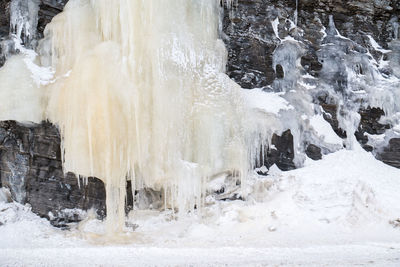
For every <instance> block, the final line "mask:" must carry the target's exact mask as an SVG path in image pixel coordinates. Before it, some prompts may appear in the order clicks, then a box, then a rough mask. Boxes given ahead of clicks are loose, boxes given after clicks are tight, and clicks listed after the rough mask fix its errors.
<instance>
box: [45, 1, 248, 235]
mask: <svg viewBox="0 0 400 267" xmlns="http://www.w3.org/2000/svg"><path fill="white" fill-rule="evenodd" d="M218 9H219V3H218V1H215V0H202V1H194V0H193V1H192V0H191V1H187V0H175V1H139V0H135V1H131V0H112V1H109V0H107V1H105V0H97V1H88V0H71V1H69V3H68V4H67V5H66V7H65V9H64V12H63V13H61V14H59V15H58V16H56V17H55V18H54V19H53V21H52V22H51V23H50V24H49V25H48V26H47V28H46V30H45V39H44V41H43V42H42V43H41V44H40V51H41V54H42V62H43V63H44V64H46V63H47V64H51V65H52V66H53V67H54V68H55V70H56V82H55V83H54V84H52V85H51V86H49V88H48V90H49V108H48V118H49V119H50V120H51V121H53V122H55V123H57V124H58V125H59V127H60V130H61V133H62V136H63V143H62V146H63V150H64V154H63V155H64V170H65V171H72V172H75V173H78V174H81V175H84V176H96V177H99V178H101V179H103V181H104V182H105V184H106V191H107V213H108V216H107V220H108V222H109V226H110V227H109V230H110V231H112V232H113V231H119V230H121V228H122V226H123V221H124V220H123V219H124V201H125V183H126V179H127V178H128V179H132V180H133V183H132V184H133V185H134V187H135V188H142V187H152V188H154V189H158V190H159V189H162V190H164V191H165V196H166V207H167V208H173V209H178V210H179V211H188V210H193V209H194V208H195V207H197V208H199V207H200V206H202V201H203V199H204V193H205V189H204V188H205V187H204V184H205V182H206V181H207V177H208V176H211V175H213V174H215V173H218V172H221V171H226V170H232V169H235V170H238V171H239V172H245V171H247V162H248V160H247V158H246V155H247V153H246V150H245V148H244V142H243V140H244V139H243V128H242V126H241V125H242V123H241V121H242V116H243V112H242V105H241V98H240V91H239V89H240V87H238V86H237V85H236V84H235V83H234V82H232V81H231V80H230V79H229V78H228V77H227V76H226V75H225V74H224V71H225V64H226V51H225V47H224V44H223V43H222V41H221V40H219V39H218V22H219V17H218V15H219V10H218Z"/></svg>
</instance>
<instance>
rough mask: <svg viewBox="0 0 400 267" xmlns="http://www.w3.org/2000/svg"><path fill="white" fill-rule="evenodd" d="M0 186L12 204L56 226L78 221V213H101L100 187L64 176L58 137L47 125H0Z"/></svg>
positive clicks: (91, 181)
mask: <svg viewBox="0 0 400 267" xmlns="http://www.w3.org/2000/svg"><path fill="white" fill-rule="evenodd" d="M0 182H1V185H2V186H6V187H8V188H9V189H10V191H11V194H12V197H13V199H14V200H16V201H18V202H21V203H24V202H26V203H29V204H30V205H31V206H32V211H33V212H35V213H37V214H40V215H41V216H44V217H46V218H48V219H50V220H51V222H52V223H53V224H55V225H58V226H63V225H64V224H66V223H68V222H71V221H76V220H79V216H80V212H79V211H78V210H76V209H82V210H87V209H90V208H95V209H96V210H98V214H99V215H100V216H102V215H103V214H104V212H105V189H104V184H103V182H102V181H100V180H99V179H97V178H88V180H87V182H85V181H83V180H82V179H79V180H78V179H77V177H76V176H75V175H74V174H72V173H68V174H67V175H64V173H63V170H62V163H61V152H60V135H59V132H58V130H57V128H56V127H54V126H53V125H52V124H50V123H46V122H44V123H42V124H39V125H38V124H20V123H16V122H13V121H5V122H0Z"/></svg>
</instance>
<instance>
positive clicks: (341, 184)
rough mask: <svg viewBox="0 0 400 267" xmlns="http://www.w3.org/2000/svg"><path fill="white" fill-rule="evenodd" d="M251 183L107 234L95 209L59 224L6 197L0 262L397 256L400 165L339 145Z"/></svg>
mask: <svg viewBox="0 0 400 267" xmlns="http://www.w3.org/2000/svg"><path fill="white" fill-rule="evenodd" d="M248 183H249V185H248V186H249V191H250V192H251V193H250V195H249V199H248V200H247V201H225V202H223V201H220V202H216V204H213V205H210V206H207V207H205V208H204V209H203V210H202V211H201V212H199V213H198V214H192V215H188V216H186V217H184V218H179V219H177V218H176V217H175V215H173V214H171V213H170V212H167V211H165V212H161V213H159V212H154V211H141V212H135V213H132V214H130V216H129V219H128V222H129V224H128V225H133V224H135V225H134V226H133V227H131V229H129V228H128V227H127V229H126V233H124V234H121V235H120V236H118V237H113V238H111V239H110V238H105V237H103V236H102V235H101V232H102V231H103V228H104V225H103V223H102V222H100V221H97V220H95V219H90V216H89V217H88V219H87V220H86V221H84V222H82V223H81V224H80V225H75V226H74V227H73V229H72V230H70V231H62V230H60V229H56V228H53V227H51V226H50V224H49V223H48V222H47V221H46V220H44V219H40V218H38V217H37V216H35V215H34V214H32V213H31V212H30V211H29V207H25V206H21V205H19V204H15V203H5V202H2V203H0V225H1V224H3V225H1V226H0V240H1V242H0V265H1V266H27V265H34V266H40V265H45V266H71V265H73V266H129V265H133V266H143V265H145V266H146V265H151V266H154V265H168V266H171V265H172V266H183V265H191V266H197V265H201V266H204V265H205V266H216V265H217V266H218V265H241V266H242V265H251V266H264V265H274V266H277V265H279V266H281V265H283V266H287V265H289V266H297V265H302V266H352V265H361V266H363V265H371V266H400V221H396V220H398V219H400V170H399V169H395V168H392V167H390V166H387V165H385V164H383V163H381V162H379V161H377V160H375V159H374V157H373V156H372V155H371V154H369V153H367V152H364V151H362V150H361V149H356V150H354V151H347V150H341V151H338V152H336V153H333V154H330V155H327V156H324V158H323V160H321V161H312V160H307V161H306V164H305V167H303V168H301V169H297V170H293V171H289V172H280V171H279V170H277V169H276V168H273V171H271V174H270V175H269V176H264V177H263V176H257V177H255V178H254V179H250V180H249V182H248ZM0 199H1V197H0ZM396 225H397V227H396ZM133 228H135V230H133Z"/></svg>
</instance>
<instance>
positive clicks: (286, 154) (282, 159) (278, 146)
mask: <svg viewBox="0 0 400 267" xmlns="http://www.w3.org/2000/svg"><path fill="white" fill-rule="evenodd" d="M271 144H272V145H273V147H272V148H268V149H267V151H266V157H265V159H264V163H263V165H264V166H265V167H267V168H268V169H269V168H270V167H271V166H272V165H274V164H276V166H278V168H279V169H281V170H283V171H288V170H293V169H295V168H296V166H295V164H294V162H293V159H294V149H293V135H292V133H291V132H290V130H287V131H285V132H283V133H282V135H281V136H279V135H277V134H274V135H273V136H272V140H271ZM258 167H261V166H258Z"/></svg>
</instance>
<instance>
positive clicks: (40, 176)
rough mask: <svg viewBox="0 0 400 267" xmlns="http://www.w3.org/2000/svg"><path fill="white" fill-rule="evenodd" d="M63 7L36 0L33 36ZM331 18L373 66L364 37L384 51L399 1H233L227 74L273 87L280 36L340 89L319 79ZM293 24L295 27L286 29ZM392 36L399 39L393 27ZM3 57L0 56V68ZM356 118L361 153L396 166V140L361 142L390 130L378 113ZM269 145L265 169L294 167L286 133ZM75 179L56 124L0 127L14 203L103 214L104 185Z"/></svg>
mask: <svg viewBox="0 0 400 267" xmlns="http://www.w3.org/2000/svg"><path fill="white" fill-rule="evenodd" d="M67 2H68V0H42V1H41V5H40V11H39V21H38V31H37V35H38V38H41V37H42V36H43V31H44V28H45V26H46V24H47V23H49V22H50V21H51V19H52V18H53V17H54V16H55V15H56V14H58V13H59V12H61V11H62V9H63V7H64V5H65V4H66V3H67ZM9 10H10V0H0V11H1V12H0V38H3V39H4V38H8V36H9V29H10V20H9V17H10V14H9ZM296 14H297V15H296ZM330 15H332V16H333V20H334V22H335V25H336V28H337V30H338V31H339V32H340V34H341V35H343V36H345V37H347V38H349V39H351V40H352V42H351V44H350V45H348V46H347V48H346V49H348V53H350V52H351V51H360V52H364V53H365V52H366V51H367V50H368V51H370V52H371V55H372V56H373V57H374V58H375V60H377V61H378V60H380V59H381V57H383V56H385V55H383V53H382V52H381V51H379V49H376V47H373V46H372V45H371V42H370V39H369V37H368V35H370V36H371V37H372V38H373V39H374V40H376V41H377V42H378V44H379V45H380V46H381V47H382V48H383V49H387V48H388V44H389V43H390V42H391V41H392V40H393V39H395V37H397V35H396V25H398V24H396V23H398V18H399V17H400V2H399V1H397V0H375V1H372V0H369V1H368V0H359V1H344V0H319V1H314V0H299V1H298V4H297V7H296V1H295V0H293V1H281V0H238V1H236V2H235V1H234V6H233V9H232V10H228V9H225V12H224V16H223V23H222V32H221V34H222V37H223V40H224V42H225V44H226V46H227V49H228V53H229V54H228V57H229V60H228V66H227V73H228V75H229V76H230V77H231V78H232V79H233V80H235V81H236V82H237V83H238V84H240V85H241V86H242V87H243V88H248V89H252V88H264V89H265V90H269V91H271V90H276V88H273V83H274V81H276V80H279V79H282V78H283V76H284V72H283V70H282V67H281V66H279V65H277V66H276V67H275V68H274V67H273V66H274V64H273V61H274V59H273V53H274V51H275V50H276V48H277V47H278V45H279V43H280V40H281V39H284V38H285V37H287V36H292V37H294V38H296V40H299V41H301V43H302V44H303V45H304V51H303V54H302V56H301V58H300V64H301V66H302V68H303V70H302V71H304V73H305V74H309V75H310V76H312V77H314V78H316V79H319V80H324V79H325V82H326V83H332V84H337V85H338V88H339V89H340V88H341V87H343V86H346V83H347V80H346V77H345V76H344V75H343V73H340V72H338V73H336V74H335V75H333V76H329V77H327V76H323V75H321V70H322V65H323V62H321V61H322V59H321V56H320V54H319V51H321V48H322V47H323V46H324V42H323V39H324V36H325V35H324V31H325V29H326V28H327V27H328V25H329V23H330V22H329V16H330ZM274 21H275V22H276V23H275V24H274V23H273V22H274ZM293 24H297V26H298V27H297V28H296V27H293ZM274 25H275V26H276V28H274ZM397 34H398V35H400V33H399V32H398V30H397ZM395 35H396V36H395ZM0 49H1V48H0ZM0 52H1V51H0ZM4 60H5V59H4V58H3V59H1V58H0V66H1V65H2V63H3V62H4ZM388 71H390V70H388ZM314 102H315V103H319V104H320V105H321V107H322V108H323V109H324V111H325V113H324V118H325V119H326V120H327V121H328V122H329V123H330V124H331V126H332V127H333V129H334V130H335V132H336V133H337V134H338V135H339V136H340V137H342V138H344V137H346V132H345V131H344V130H343V129H341V128H340V127H339V122H338V119H337V110H338V107H337V105H336V104H335V103H331V102H329V100H328V99H327V98H325V97H323V96H318V97H316V99H314ZM359 113H360V116H361V122H360V125H359V127H358V131H357V132H356V137H357V139H358V141H359V142H360V143H361V144H362V145H363V147H364V148H365V149H366V150H369V151H374V153H375V154H376V156H377V158H378V159H380V160H382V161H383V162H385V163H387V164H389V165H392V166H395V167H397V168H400V138H392V139H391V140H390V141H388V145H387V146H386V147H374V146H373V145H370V144H369V143H368V140H369V139H368V138H369V137H368V136H369V135H375V136H377V135H380V134H382V133H384V132H385V131H386V130H387V129H390V128H391V125H390V124H385V123H383V122H380V120H379V119H380V118H381V116H382V115H384V112H383V111H382V110H381V109H377V108H366V109H361V110H360V111H359ZM272 144H273V145H274V146H273V147H271V148H270V149H268V151H266V155H267V157H266V158H265V160H264V165H265V166H267V167H270V166H272V165H273V164H276V165H277V166H278V167H279V168H281V169H282V170H289V169H293V168H295V165H294V163H293V158H294V149H293V136H292V134H291V132H290V129H287V131H285V132H284V133H283V134H282V135H281V136H278V135H274V136H273V138H272ZM304 146H305V148H304V151H305V153H306V154H307V156H308V157H310V158H312V159H314V160H318V159H320V158H321V156H322V152H321V148H319V147H318V146H316V145H314V144H311V143H307V144H304ZM78 181H79V180H78V179H77V178H76V176H75V175H73V174H67V175H64V174H63V171H62V164H61V152H60V135H59V132H58V130H57V128H56V127H55V126H53V125H51V124H50V123H47V122H43V123H42V124H38V125H37V124H30V125H26V124H25V125H23V124H19V123H16V122H12V121H7V122H1V123H0V186H7V187H9V188H10V189H11V192H12V194H13V198H14V199H15V200H17V201H20V202H27V203H30V205H31V206H32V210H33V211H34V212H36V213H37V214H39V215H41V216H44V217H47V218H49V219H50V220H52V222H53V223H54V224H55V225H59V226H64V225H65V224H66V223H68V222H70V221H78V220H79V219H80V218H79V216H80V213H79V212H78V211H76V210H75V211H74V209H83V210H87V209H89V208H92V207H93V208H95V209H97V210H98V213H99V215H100V216H102V215H104V213H105V190H104V184H103V182H102V181H100V180H99V179H96V178H89V179H88V181H87V183H84V182H83V181H81V183H79V182H78ZM128 186H129V185H128ZM128 192H130V190H128ZM149 192H150V193H149ZM149 192H137V196H135V197H139V195H140V194H142V195H149V196H150V197H148V198H160V197H161V195H160V194H159V193H158V192H153V191H149ZM132 199H133V197H132V194H131V195H128V200H127V203H128V205H129V206H131V205H132Z"/></svg>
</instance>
